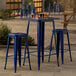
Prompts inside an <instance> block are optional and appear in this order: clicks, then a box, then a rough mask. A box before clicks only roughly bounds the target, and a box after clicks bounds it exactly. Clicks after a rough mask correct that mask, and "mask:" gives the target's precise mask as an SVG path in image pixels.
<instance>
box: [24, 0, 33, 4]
mask: <svg viewBox="0 0 76 76" xmlns="http://www.w3.org/2000/svg"><path fill="white" fill-rule="evenodd" d="M29 3H31V4H32V3H33V0H25V4H29Z"/></svg>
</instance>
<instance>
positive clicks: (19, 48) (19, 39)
mask: <svg viewBox="0 0 76 76" xmlns="http://www.w3.org/2000/svg"><path fill="white" fill-rule="evenodd" d="M17 49H18V54H19V67H21V38H18V47H17Z"/></svg>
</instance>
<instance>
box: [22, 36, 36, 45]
mask: <svg viewBox="0 0 76 76" xmlns="http://www.w3.org/2000/svg"><path fill="white" fill-rule="evenodd" d="M22 45H25V39H24V38H23V39H22ZM28 45H35V41H34V38H32V37H31V36H28Z"/></svg>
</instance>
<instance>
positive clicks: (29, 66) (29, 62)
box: [27, 46, 31, 70]
mask: <svg viewBox="0 0 76 76" xmlns="http://www.w3.org/2000/svg"><path fill="white" fill-rule="evenodd" d="M27 53H28V61H29V68H30V70H31V63H30V55H29V48H28V46H27Z"/></svg>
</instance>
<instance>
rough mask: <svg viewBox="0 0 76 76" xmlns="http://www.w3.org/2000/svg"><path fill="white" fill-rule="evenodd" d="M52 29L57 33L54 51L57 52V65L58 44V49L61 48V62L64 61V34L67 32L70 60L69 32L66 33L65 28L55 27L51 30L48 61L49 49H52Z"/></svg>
mask: <svg viewBox="0 0 76 76" xmlns="http://www.w3.org/2000/svg"><path fill="white" fill-rule="evenodd" d="M54 31H55V33H56V34H57V44H56V53H57V64H58V66H59V45H60V46H61V48H60V49H61V59H62V64H63V63H64V34H67V40H68V47H69V54H70V61H72V56H71V48H70V40H69V33H68V30H67V29H55V30H52V35H51V43H50V52H49V59H48V61H50V55H51V51H52V41H53V34H54Z"/></svg>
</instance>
